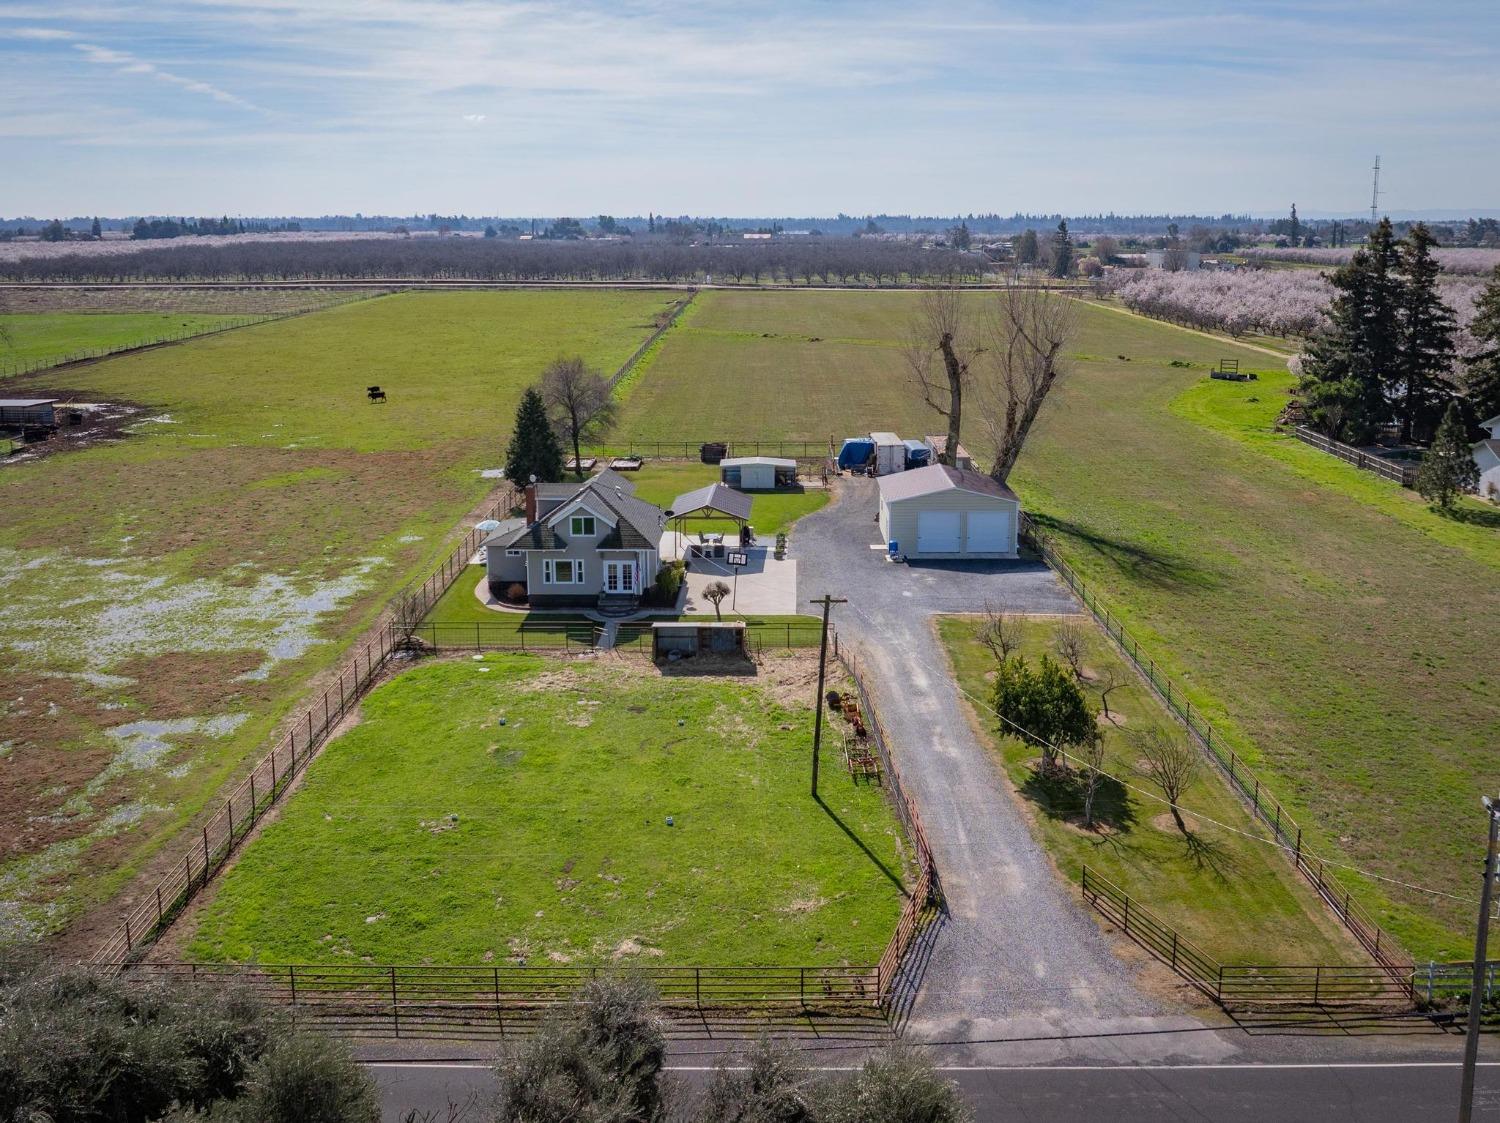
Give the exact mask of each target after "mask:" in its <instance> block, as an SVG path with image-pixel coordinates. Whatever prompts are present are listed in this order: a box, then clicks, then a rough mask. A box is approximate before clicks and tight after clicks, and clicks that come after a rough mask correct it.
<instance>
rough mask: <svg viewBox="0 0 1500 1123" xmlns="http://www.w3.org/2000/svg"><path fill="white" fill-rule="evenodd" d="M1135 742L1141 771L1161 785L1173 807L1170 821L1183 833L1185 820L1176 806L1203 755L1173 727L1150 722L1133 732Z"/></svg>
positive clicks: (1159, 786)
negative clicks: (1167, 728) (1156, 725)
mask: <svg viewBox="0 0 1500 1123" xmlns="http://www.w3.org/2000/svg"><path fill="white" fill-rule="evenodd" d="M1133 739H1134V741H1135V746H1136V749H1137V751H1139V752H1140V754H1141V760H1142V761H1143V763H1142V765H1141V774H1142V775H1143V776H1145V777H1146V779H1148V780H1150V781H1151V782H1152V783H1153V784H1155V785H1156V786H1157V787H1158V788H1160V789H1161V794H1162V795H1163V796H1165V797H1166V800H1167V803H1168V805H1169V806H1170V807H1171V808H1172V821H1173V822H1175V823H1176V824H1177V829H1178V830H1180V831H1181V832H1182V833H1183V834H1188V833H1189V831H1188V829H1187V824H1186V823H1184V822H1183V821H1182V809H1181V807H1179V806H1178V804H1179V802H1180V801H1181V800H1182V793H1183V792H1185V791H1187V789H1188V787H1189V785H1191V784H1192V782H1193V780H1194V778H1195V777H1196V776H1197V775H1198V768H1199V766H1200V765H1201V763H1202V760H1203V758H1202V757H1200V756H1199V755H1198V750H1197V749H1196V748H1194V747H1193V746H1192V745H1191V744H1189V743H1188V742H1187V741H1186V740H1185V739H1184V738H1182V737H1181V736H1179V735H1178V734H1177V733H1176V732H1175V731H1173V730H1166V729H1161V728H1159V727H1155V726H1153V727H1152V728H1150V729H1143V730H1141V731H1140V732H1138V733H1136V734H1135V736H1134V738H1133Z"/></svg>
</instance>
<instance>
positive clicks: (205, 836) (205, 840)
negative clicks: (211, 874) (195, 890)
mask: <svg viewBox="0 0 1500 1123" xmlns="http://www.w3.org/2000/svg"><path fill="white" fill-rule="evenodd" d="M203 887H204V888H205V889H206V888H208V828H207V827H204V828H203Z"/></svg>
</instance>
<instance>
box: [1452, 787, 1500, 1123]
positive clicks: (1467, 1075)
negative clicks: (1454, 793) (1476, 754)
mask: <svg viewBox="0 0 1500 1123" xmlns="http://www.w3.org/2000/svg"><path fill="white" fill-rule="evenodd" d="M1481 802H1482V803H1483V804H1484V809H1485V811H1486V813H1488V815H1489V817H1490V845H1489V849H1488V850H1487V851H1486V852H1485V856H1484V885H1483V887H1482V888H1481V889H1480V890H1479V929H1478V931H1476V932H1475V934H1474V981H1473V985H1472V986H1471V987H1470V989H1469V1031H1468V1033H1467V1034H1466V1035H1465V1037H1464V1083H1463V1090H1462V1091H1461V1092H1460V1093H1459V1096H1458V1123H1469V1120H1470V1119H1472V1118H1473V1116H1474V1066H1475V1064H1476V1063H1477V1062H1478V1061H1479V1017H1480V1013H1481V1009H1482V1007H1483V1006H1484V979H1485V972H1486V969H1487V968H1488V964H1487V963H1486V962H1485V959H1486V956H1487V954H1488V944H1489V936H1490V897H1491V896H1492V894H1493V891H1494V887H1495V854H1496V850H1497V848H1500V802H1497V801H1496V800H1493V799H1491V798H1490V797H1489V796H1482V797H1481Z"/></svg>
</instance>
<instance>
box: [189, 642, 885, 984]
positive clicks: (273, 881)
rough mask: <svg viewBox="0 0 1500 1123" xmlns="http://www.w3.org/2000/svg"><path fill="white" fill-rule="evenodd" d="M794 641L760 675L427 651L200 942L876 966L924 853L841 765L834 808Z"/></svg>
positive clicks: (238, 953)
mask: <svg viewBox="0 0 1500 1123" xmlns="http://www.w3.org/2000/svg"><path fill="white" fill-rule="evenodd" d="M790 658H791V657H788V656H784V655H778V656H772V657H770V658H769V660H768V665H763V666H762V668H761V671H760V674H759V676H758V677H757V678H753V679H745V678H735V677H730V678H723V677H717V678H716V677H674V676H664V675H662V674H660V673H658V672H657V671H656V670H655V669H654V668H651V667H650V665H649V664H647V663H645V662H644V661H640V660H630V659H621V660H612V661H610V662H607V663H580V662H557V661H553V660H550V659H548V658H545V657H540V656H533V655H497V654H491V655H488V656H485V657H484V658H483V659H482V660H477V661H476V660H472V659H460V660H450V661H441V662H439V661H434V662H430V663H426V664H422V665H419V666H417V667H415V668H413V669H411V670H409V671H407V672H405V673H403V674H402V675H400V676H399V677H397V678H395V679H394V680H392V681H390V682H388V683H386V684H384V685H382V686H381V687H379V688H378V689H376V690H375V691H374V692H373V693H372V694H370V695H369V696H368V697H367V698H366V699H365V700H364V701H363V703H362V704H361V710H362V715H363V717H362V721H361V723H360V724H359V725H358V726H356V727H355V728H353V729H351V730H350V731H349V732H347V733H345V734H344V735H343V736H341V737H340V738H339V739H338V740H337V741H335V742H334V743H333V744H331V745H330V746H329V747H328V748H327V749H326V750H325V751H324V753H323V755H322V756H321V757H320V758H319V759H318V760H317V761H316V762H315V763H314V764H313V765H312V767H311V768H310V769H309V771H308V775H307V779H306V781H305V783H304V786H303V788H302V789H301V790H300V791H299V792H298V793H297V794H296V796H295V797H294V798H293V799H292V800H290V801H289V802H288V803H286V804H284V805H283V808H282V810H281V812H280V815H279V818H278V819H277V820H275V821H273V822H272V823H270V824H269V825H268V826H267V828H266V829H265V830H264V832H263V833H262V835H261V836H260V837H258V838H257V839H255V840H254V841H252V842H251V843H250V845H249V846H248V847H247V848H246V849H245V851H244V852H243V854H242V855H241V856H240V858H239V859H238V861H237V863H236V864H235V865H234V867H233V868H231V869H230V870H229V871H228V872H227V874H226V875H225V876H224V878H223V880H222V882H221V883H220V886H219V888H218V890H217V891H216V892H215V894H214V897H213V899H212V902H211V903H210V904H209V905H208V906H207V908H206V909H205V911H204V913H203V914H202V918H201V921H200V922H199V924H198V926H197V930H196V933H195V934H194V935H193V937H192V939H191V941H190V944H189V951H190V953H191V954H192V955H193V957H194V958H199V959H209V960H237V961H238V960H247V959H251V958H258V959H259V960H261V961H262V962H295V963H340V962H353V963H358V962H362V961H370V962H377V963H428V962H430V963H481V962H496V963H510V962H515V961H517V959H518V958H520V957H524V958H525V959H526V961H527V962H528V963H532V964H536V965H545V964H548V963H605V964H608V963H639V964H646V965H651V964H662V965H672V964H679V965H680V964H767V965H825V964H871V963H874V962H875V960H876V959H877V958H878V956H879V955H880V952H881V949H882V948H883V947H884V945H885V943H886V941H887V940H888V939H889V938H890V935H891V931H892V928H893V926H894V923H895V919H896V917H897V915H898V913H899V912H900V910H901V907H902V903H903V894H902V890H901V888H900V883H902V882H903V881H906V880H909V878H908V873H907V870H906V866H905V861H906V854H907V847H906V845H905V843H904V841H903V839H902V837H901V834H900V831H899V827H898V824H897V822H896V819H895V817H894V815H893V813H892V811H891V809H890V807H889V805H888V803H887V802H886V799H885V796H884V793H883V791H882V789H880V788H878V787H873V786H868V785H861V786H858V787H856V786H855V785H854V784H852V783H851V782H850V781H849V779H848V777H847V776H844V775H841V774H840V773H838V772H836V771H834V772H830V771H826V770H825V780H824V784H823V795H824V798H825V800H826V806H825V805H821V804H819V803H817V802H815V801H814V800H813V799H812V798H811V796H810V795H809V793H808V791H807V768H808V747H809V739H810V735H811V724H812V714H811V712H810V703H811V699H810V698H809V697H808V696H807V694H806V692H805V691H802V690H800V689H795V690H792V691H790V692H788V686H787V682H788V681H795V682H796V684H797V685H798V686H800V685H801V680H800V678H798V677H796V676H795V675H792V676H791V679H788V677H787V676H788V675H791V671H790V665H789V663H788V660H789V659H790ZM799 658H800V659H801V660H802V661H803V662H805V661H806V658H807V657H806V656H801V657H799ZM778 668H787V669H786V670H784V671H782V672H781V673H780V674H778ZM502 721H503V724H502ZM669 818H670V819H671V824H670V825H669V823H668V819H669Z"/></svg>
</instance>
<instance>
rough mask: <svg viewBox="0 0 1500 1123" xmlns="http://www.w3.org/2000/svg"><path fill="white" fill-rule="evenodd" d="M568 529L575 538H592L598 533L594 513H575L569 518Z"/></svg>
mask: <svg viewBox="0 0 1500 1123" xmlns="http://www.w3.org/2000/svg"><path fill="white" fill-rule="evenodd" d="M568 531H569V534H570V535H571V536H572V537H574V538H592V537H594V535H595V534H596V533H598V530H597V528H596V526H595V524H594V516H593V515H573V516H572V517H571V518H569V519H568Z"/></svg>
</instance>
